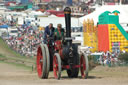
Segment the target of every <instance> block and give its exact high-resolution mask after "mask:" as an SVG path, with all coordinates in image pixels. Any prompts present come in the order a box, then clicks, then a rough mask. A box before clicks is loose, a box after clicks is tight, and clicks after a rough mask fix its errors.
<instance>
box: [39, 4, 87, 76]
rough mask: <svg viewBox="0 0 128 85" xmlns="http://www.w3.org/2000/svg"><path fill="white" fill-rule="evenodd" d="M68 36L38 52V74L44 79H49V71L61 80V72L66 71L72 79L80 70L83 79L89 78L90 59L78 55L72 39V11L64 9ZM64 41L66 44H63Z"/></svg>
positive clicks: (67, 8) (40, 48) (46, 45)
mask: <svg viewBox="0 0 128 85" xmlns="http://www.w3.org/2000/svg"><path fill="white" fill-rule="evenodd" d="M64 13H65V23H66V36H65V38H63V40H56V41H54V42H52V39H49V43H48V44H40V46H39V47H38V50H37V73H38V76H39V77H40V78H42V79H46V78H48V75H49V71H53V73H54V77H55V78H56V79H60V78H61V71H62V70H66V71H67V74H68V76H69V77H70V78H76V77H78V73H79V68H80V71H81V76H82V78H87V77H88V70H89V66H88V57H87V56H86V55H85V54H84V53H81V54H78V46H77V45H76V44H73V43H72V38H71V9H70V8H69V7H66V8H65V9H64ZM62 41H64V42H62Z"/></svg>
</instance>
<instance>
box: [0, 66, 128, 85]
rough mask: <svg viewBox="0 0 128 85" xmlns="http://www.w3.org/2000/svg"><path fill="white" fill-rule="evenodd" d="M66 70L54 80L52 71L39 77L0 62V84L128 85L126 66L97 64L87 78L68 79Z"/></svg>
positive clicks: (33, 73) (26, 70)
mask: <svg viewBox="0 0 128 85" xmlns="http://www.w3.org/2000/svg"><path fill="white" fill-rule="evenodd" d="M66 76H67V75H66V72H63V73H62V78H61V80H56V79H54V77H53V73H50V76H49V79H44V80H43V79H39V78H38V76H37V73H36V72H31V71H30V70H28V69H24V68H22V67H17V66H14V65H9V64H5V63H0V85H128V67H112V68H108V67H102V66H97V67H96V68H95V69H93V70H92V71H91V72H90V73H89V78H88V79H81V78H80V77H79V78H76V79H69V78H67V77H66Z"/></svg>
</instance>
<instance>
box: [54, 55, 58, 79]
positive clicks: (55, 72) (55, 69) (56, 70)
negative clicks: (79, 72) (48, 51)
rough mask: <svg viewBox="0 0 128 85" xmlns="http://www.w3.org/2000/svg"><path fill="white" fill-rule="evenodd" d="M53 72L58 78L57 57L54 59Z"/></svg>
mask: <svg viewBox="0 0 128 85" xmlns="http://www.w3.org/2000/svg"><path fill="white" fill-rule="evenodd" d="M53 71H54V77H55V78H58V61H57V57H56V55H55V56H54V58H53Z"/></svg>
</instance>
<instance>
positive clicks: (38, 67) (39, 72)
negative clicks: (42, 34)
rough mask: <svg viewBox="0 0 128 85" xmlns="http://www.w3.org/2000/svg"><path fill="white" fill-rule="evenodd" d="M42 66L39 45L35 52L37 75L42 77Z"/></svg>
mask: <svg viewBox="0 0 128 85" xmlns="http://www.w3.org/2000/svg"><path fill="white" fill-rule="evenodd" d="M42 67H43V55H42V50H41V47H39V48H38V52H37V72H38V76H39V77H42V70H43V68H42Z"/></svg>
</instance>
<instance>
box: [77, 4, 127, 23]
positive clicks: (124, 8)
mask: <svg viewBox="0 0 128 85" xmlns="http://www.w3.org/2000/svg"><path fill="white" fill-rule="evenodd" d="M114 10H118V11H120V14H119V22H120V23H128V18H127V17H128V5H109V6H108V5H104V6H101V7H98V8H96V10H95V11H94V12H92V13H90V14H89V15H86V16H84V17H81V18H80V19H79V20H80V23H83V21H84V20H87V19H93V20H94V23H95V24H97V22H98V17H99V15H100V14H101V13H103V12H105V11H110V12H113V11H114Z"/></svg>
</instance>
